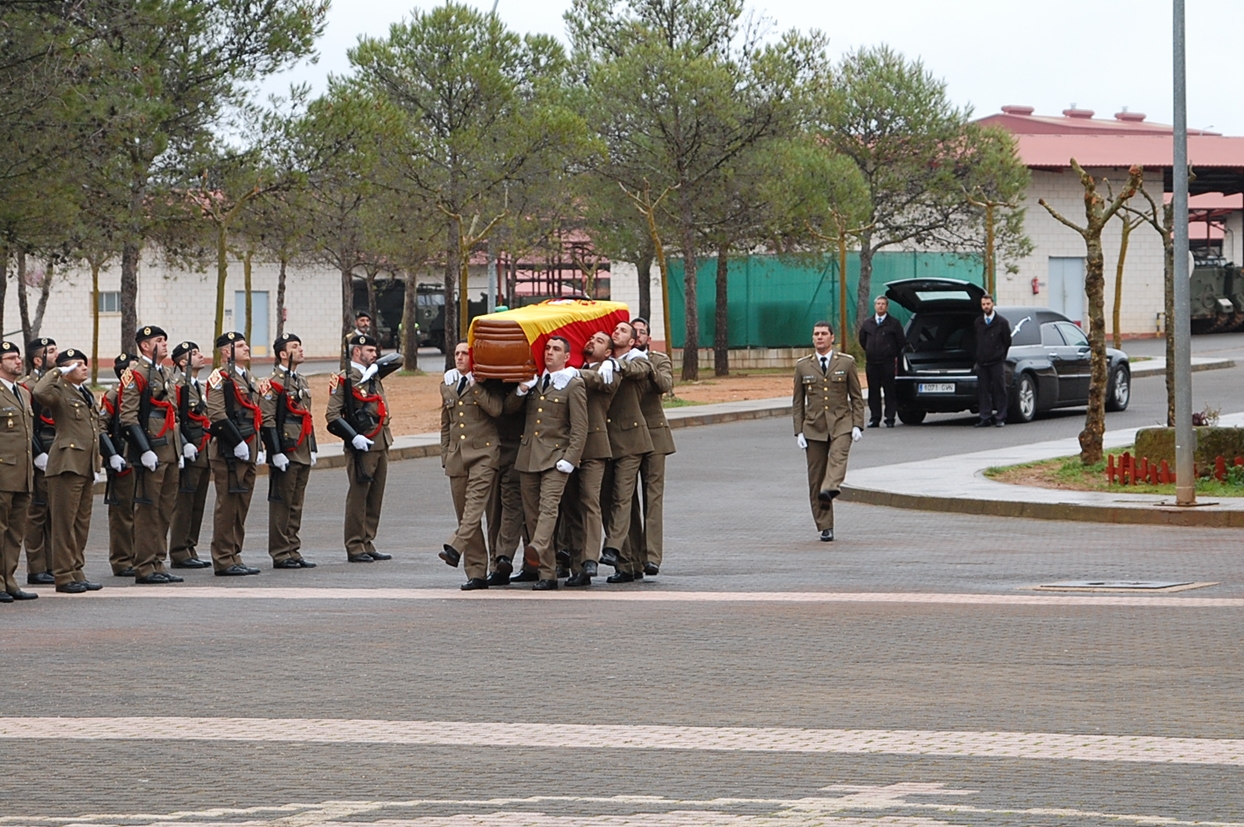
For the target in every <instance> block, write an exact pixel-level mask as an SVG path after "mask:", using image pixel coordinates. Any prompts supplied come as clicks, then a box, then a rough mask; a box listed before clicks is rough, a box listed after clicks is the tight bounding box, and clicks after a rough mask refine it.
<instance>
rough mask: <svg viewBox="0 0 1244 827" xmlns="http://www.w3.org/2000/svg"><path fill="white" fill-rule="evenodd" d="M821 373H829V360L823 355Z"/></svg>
mask: <svg viewBox="0 0 1244 827" xmlns="http://www.w3.org/2000/svg"><path fill="white" fill-rule="evenodd" d="M821 373H822V374H826V375H828V374H829V360H828V359H826V358H825V357H824V356H822V357H821Z"/></svg>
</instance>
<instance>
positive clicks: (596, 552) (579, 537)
mask: <svg viewBox="0 0 1244 827" xmlns="http://www.w3.org/2000/svg"><path fill="white" fill-rule="evenodd" d="M608 464H609V460H607V459H585V460H580V462H579V468H578V470H577V471H575V474H574V475H575V476H576V477H578V478H579V480H578V489H579V490H578V494H579V501H578V513H579V515H580V520H579V525H580V526H581V527H582V529H581V531H579V532H576V533H575V538H574V539H575V544H574V545H572V546H571V547H570V567H571V570H572V571H574V572H576V573H577V572H579V571H582V570H583V564H584V563H585V562H587V561H588V560H591V561H592V562H593V563H599V562H600V544H601V537H602V536H603V535H604V528H603V517H602V516H601V512H600V491H601V485H602V483H603V482H604V480H605V467H606V466H607V465H608Z"/></svg>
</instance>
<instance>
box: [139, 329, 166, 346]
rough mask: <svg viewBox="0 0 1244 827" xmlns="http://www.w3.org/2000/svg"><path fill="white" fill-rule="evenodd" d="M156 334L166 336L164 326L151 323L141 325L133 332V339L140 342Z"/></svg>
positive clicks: (152, 337)
mask: <svg viewBox="0 0 1244 827" xmlns="http://www.w3.org/2000/svg"><path fill="white" fill-rule="evenodd" d="M157 336H163V337H164V338H165V339H167V338H168V334H167V333H165V332H164V328H162V327H156V326H155V325H153V324H149V325H143V326H142V327H140V328H138V331H137V332H136V333H135V334H134V341H135V342H137V343H142V342H145V341H147V340H148V339H154V338H155V337H157Z"/></svg>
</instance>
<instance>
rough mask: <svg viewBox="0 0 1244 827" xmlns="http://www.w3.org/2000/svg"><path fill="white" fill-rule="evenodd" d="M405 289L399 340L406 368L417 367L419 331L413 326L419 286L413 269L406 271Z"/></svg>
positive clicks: (414, 368) (415, 368)
mask: <svg viewBox="0 0 1244 827" xmlns="http://www.w3.org/2000/svg"><path fill="white" fill-rule="evenodd" d="M404 281H405V283H406V289H405V290H404V293H405V295H404V296H403V297H402V340H401V342H400V345H401V348H402V355H403V356H404V357H406V358H405V366H406V370H418V369H419V331H418V330H417V329H416V328H415V311H416V310H417V309H418V308H417V299H418V295H419V287H418V284H417V283H416V276H415V272H414V270H413V269H412V270H408V271H406V275H405V279H404Z"/></svg>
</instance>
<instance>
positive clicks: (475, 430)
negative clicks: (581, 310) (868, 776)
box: [439, 341, 505, 591]
mask: <svg viewBox="0 0 1244 827" xmlns="http://www.w3.org/2000/svg"><path fill="white" fill-rule="evenodd" d="M454 365H455V366H456V367H454V368H451V369H450V370H447V371H445V381H444V383H443V384H442V385H441V467H442V468H444V469H445V476H447V477H449V490H450V493H451V495H452V496H453V500H454V512H455V513H456V514H457V515H458V528H457V530H456V531H455V532H454V533H453V536H452V537H450V538H449V541H448V542H447V543H445V546H444V550H443V551H441V552H440V555H439V556H440V558H441V559H442V560H444V561H445V562H446V563H448V564H449V565H451V566H454V567H455V568H456V567H457V565H458V561H459V560H460V559H462V558H464V557H465V558H466V559H465V564H464V568H465V569H466V576H467V581H466V583H463V584H462V590H463V591H471V590H473V589H486V588H488V581H487V580H485V579H484V578H485V575H486V574H487V573H488V548H487V546H486V545H485V543H484V528H483V520H484V511H485V510H486V509H487V506H488V495H489V493H490V492H491V491H492V487H493V481H494V480H495V479H496V476H497V453H498V450H499V447H498V442H499V439H498V436H497V420H496V417H498V416H500V415H501V409H502V407H503V406H504V404H505V398H504V397H503V396H502V394H501V393H500V391H499V390H498V389H497V387H496V384H499V383H491V382H490V383H481V382H476V381H475V376H474V374H472V372H471V368H472V364H471V348H470V346H469V345H468V344H467V343H466V342H465V341H463V342H458V344H457V345H456V346H455V347H454Z"/></svg>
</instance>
